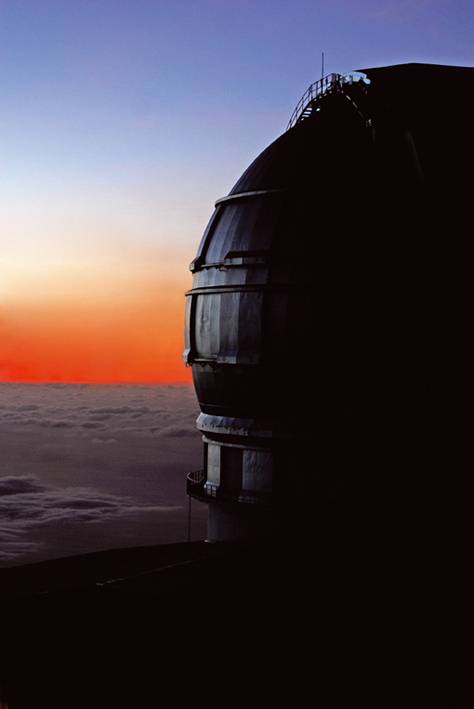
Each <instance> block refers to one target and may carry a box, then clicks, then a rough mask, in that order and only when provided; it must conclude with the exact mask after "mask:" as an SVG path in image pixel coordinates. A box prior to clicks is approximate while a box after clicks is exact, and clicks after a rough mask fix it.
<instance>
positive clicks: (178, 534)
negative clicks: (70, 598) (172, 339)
mask: <svg viewBox="0 0 474 709" xmlns="http://www.w3.org/2000/svg"><path fill="white" fill-rule="evenodd" d="M197 413H198V410H197V403H196V399H195V395H194V392H193V390H192V388H191V387H190V386H110V385H105V386H89V385H54V384H50V385H31V384H30V385H27V384H0V565H3V566H5V565H11V564H17V563H25V562H31V561H38V560H43V559H47V558H54V557H57V556H64V555H68V554H75V553H84V552H87V551H95V550H98V549H105V548H112V547H119V546H131V545H140V544H159V543H165V542H174V541H176V542H177V541H182V540H183V539H184V538H185V537H186V532H187V530H186V506H187V500H186V495H185V475H186V472H188V471H189V470H193V469H195V468H197V467H199V466H200V461H201V447H202V444H201V440H200V436H199V434H198V432H197V431H196V427H195V420H196V416H197ZM204 520H205V510H204V508H203V506H200V505H198V504H195V506H194V514H193V529H192V531H193V538H202V537H203V535H204V528H205V521H204Z"/></svg>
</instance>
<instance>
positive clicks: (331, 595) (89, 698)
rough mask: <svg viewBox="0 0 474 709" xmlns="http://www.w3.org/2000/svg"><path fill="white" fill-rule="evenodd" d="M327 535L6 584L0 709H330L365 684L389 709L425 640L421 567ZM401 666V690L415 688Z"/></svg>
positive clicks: (109, 560)
mask: <svg viewBox="0 0 474 709" xmlns="http://www.w3.org/2000/svg"><path fill="white" fill-rule="evenodd" d="M336 527H337V525H334V526H333V527H332V528H331V527H329V528H328V529H327V533H326V534H324V532H321V534H320V539H319V541H314V540H313V543H312V546H311V548H310V547H309V546H308V545H304V546H303V545H297V544H295V543H294V540H293V541H291V542H290V541H288V543H286V542H285V541H284V540H280V541H279V542H278V543H273V544H269V543H265V544H264V543H261V544H253V545H251V546H250V545H245V544H230V543H221V544H212V545H211V544H206V543H204V542H196V543H191V544H173V545H163V546H157V547H141V548H136V549H123V550H112V551H107V552H101V553H94V554H87V555H84V556H79V557H72V558H65V559H59V560H56V561H48V562H42V563H39V564H33V565H27V566H22V567H13V568H10V569H4V570H2V571H1V572H0V588H1V590H0V601H1V602H2V609H3V612H2V616H3V619H2V639H1V650H0V652H1V662H0V668H1V669H0V683H1V692H2V693H3V695H4V696H5V698H6V699H3V695H2V694H0V697H1V698H2V699H3V700H4V701H7V702H8V703H7V706H8V709H23V708H24V707H27V708H28V709H33V708H34V709H38V708H41V707H56V706H57V707H63V708H67V709H69V708H72V707H96V706H97V707H104V708H106V707H114V708H115V707H122V706H127V707H155V706H161V705H162V704H163V703H165V704H171V706H177V705H181V703H182V702H184V701H185V702H188V701H193V702H196V701H202V700H203V699H204V697H205V700H206V703H208V704H211V706H213V705H217V704H219V705H220V706H222V705H223V704H224V705H229V704H230V705H231V706H233V705H234V703H240V704H241V703H244V702H245V704H246V705H248V703H249V697H250V696H251V703H250V705H251V706H253V705H254V704H262V703H265V704H266V703H268V702H273V701H277V699H278V700H281V701H288V702H291V703H292V705H294V706H298V705H300V704H301V705H303V703H304V702H305V701H306V699H305V698H306V696H307V694H308V692H309V691H315V689H317V692H318V696H324V693H325V690H323V687H324V686H326V684H327V683H328V682H329V683H330V684H333V688H332V689H331V693H332V696H333V700H334V703H330V704H326V705H325V706H338V705H340V704H339V702H340V701H342V699H341V696H340V695H341V693H342V695H344V696H347V695H349V696H354V694H353V693H354V692H356V689H355V687H356V686H359V687H360V685H361V683H362V684H363V685H364V684H365V683H367V681H368V675H367V672H368V671H369V670H370V675H371V677H370V692H371V693H372V694H373V700H374V702H376V701H379V700H380V702H381V704H380V706H381V705H385V704H384V700H385V699H387V700H388V699H389V697H393V694H394V691H395V690H394V688H393V686H392V685H391V684H390V681H389V680H386V677H387V673H388V674H390V673H391V672H393V669H394V666H395V665H394V664H393V663H394V662H399V661H400V656H399V655H398V653H399V648H400V644H403V643H404V642H405V639H406V637H407V636H408V635H409V636H410V638H412V639H413V638H415V637H416V635H417V633H418V632H419V631H420V632H421V626H422V625H423V623H422V615H423V608H425V609H426V597H423V595H422V593H421V591H420V589H421V586H420V585H419V583H418V581H419V577H420V572H421V575H425V568H424V567H423V568H421V567H420V568H419V569H418V570H417V568H416V566H417V564H418V563H420V562H419V561H418V560H414V559H412V560H411V561H412V562H413V563H409V562H408V558H407V557H406V556H405V558H403V559H401V558H400V557H399V556H398V555H397V554H396V553H395V552H394V550H393V548H392V549H390V548H388V547H387V546H386V540H384V542H383V543H382V544H378V543H376V542H374V541H372V542H371V544H370V545H367V543H366V542H365V541H364V539H363V538H362V537H361V535H360V533H357V534H356V535H350V534H348V533H347V532H348V530H347V528H346V529H345V532H344V536H341V535H339V536H338V534H337V528H336ZM415 617H416V624H414V618H415ZM410 652H411V648H410V647H407V646H406V642H405V648H404V650H403V653H404V655H403V663H404V664H405V668H404V670H403V675H404V677H405V678H406V677H407V676H411V674H412V672H415V668H416V673H417V677H418V678H419V673H420V664H419V663H418V664H416V663H415V665H414V666H413V668H411V667H410V661H409V655H410ZM341 673H342V674H343V677H342V678H341ZM372 675H373V676H372ZM315 682H316V683H317V687H315ZM380 683H382V684H383V683H385V686H384V687H382V688H380ZM365 691H366V690H364V692H365ZM338 697H339V699H338Z"/></svg>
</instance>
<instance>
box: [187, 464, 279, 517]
mask: <svg viewBox="0 0 474 709" xmlns="http://www.w3.org/2000/svg"><path fill="white" fill-rule="evenodd" d="M186 493H187V494H188V495H190V496H191V497H194V498H195V499H196V500H200V501H201V502H219V503H224V504H236V503H237V504H239V505H245V506H246V507H248V508H251V507H255V506H259V507H260V506H262V505H263V506H265V507H270V506H271V496H270V495H269V494H268V493H267V494H266V493H261V492H257V491H254V490H236V491H231V490H223V489H222V488H220V487H216V486H214V485H210V484H207V478H206V473H205V471H204V470H194V471H192V472H191V473H188V475H187V476H186Z"/></svg>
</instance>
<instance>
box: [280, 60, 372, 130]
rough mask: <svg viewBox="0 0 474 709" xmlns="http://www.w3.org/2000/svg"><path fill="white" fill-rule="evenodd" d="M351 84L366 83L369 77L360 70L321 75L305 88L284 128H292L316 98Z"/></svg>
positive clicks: (361, 84)
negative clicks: (320, 77)
mask: <svg viewBox="0 0 474 709" xmlns="http://www.w3.org/2000/svg"><path fill="white" fill-rule="evenodd" d="M352 84H358V85H359V86H363V85H364V84H366V85H367V84H370V79H369V78H368V76H367V75H366V74H364V73H363V72H361V71H351V72H350V73H349V74H334V73H333V74H328V75H327V76H323V78H322V79H319V80H318V81H315V82H314V83H313V84H311V86H309V87H308V88H307V89H306V91H305V92H304V94H303V95H302V97H301V98H300V100H299V101H298V103H297V104H296V108H295V110H294V111H293V113H292V114H291V118H290V120H289V121H288V125H287V127H286V130H289V129H290V128H293V126H294V125H295V124H296V123H299V122H300V121H302V120H303V119H304V118H306V117H307V116H305V115H304V114H305V111H306V109H307V108H309V107H310V106H311V104H312V103H313V102H314V101H315V100H316V99H317V98H319V97H320V96H322V95H323V94H327V93H331V92H333V91H341V90H344V87H345V86H350V85H352Z"/></svg>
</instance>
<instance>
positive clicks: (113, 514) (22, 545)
mask: <svg viewBox="0 0 474 709" xmlns="http://www.w3.org/2000/svg"><path fill="white" fill-rule="evenodd" d="M175 509H176V507H172V506H170V507H165V506H153V505H152V506H147V505H137V504H136V503H134V502H133V500H130V499H128V498H124V497H118V496H116V495H110V494H106V493H100V492H97V491H95V490H90V489H87V488H61V489H59V488H53V487H48V486H46V485H44V484H42V483H41V482H40V481H39V480H38V479H37V478H36V477H35V476H34V475H24V476H21V477H15V476H5V477H2V478H0V520H1V522H0V535H1V537H2V541H1V542H0V560H1V561H3V562H4V561H9V560H11V559H13V558H15V557H17V556H18V555H19V554H20V553H23V554H24V553H25V552H31V551H34V550H35V549H37V547H38V543H36V542H27V541H23V540H22V536H23V535H24V533H25V532H27V531H28V530H29V529H32V528H36V527H41V526H54V527H56V528H57V527H60V526H61V525H63V524H77V523H80V524H89V523H93V522H101V523H103V522H104V521H105V520H107V519H113V518H117V517H122V516H127V515H136V514H141V515H143V514H144V513H146V512H152V513H156V512H160V513H161V512H169V511H173V510H175Z"/></svg>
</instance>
